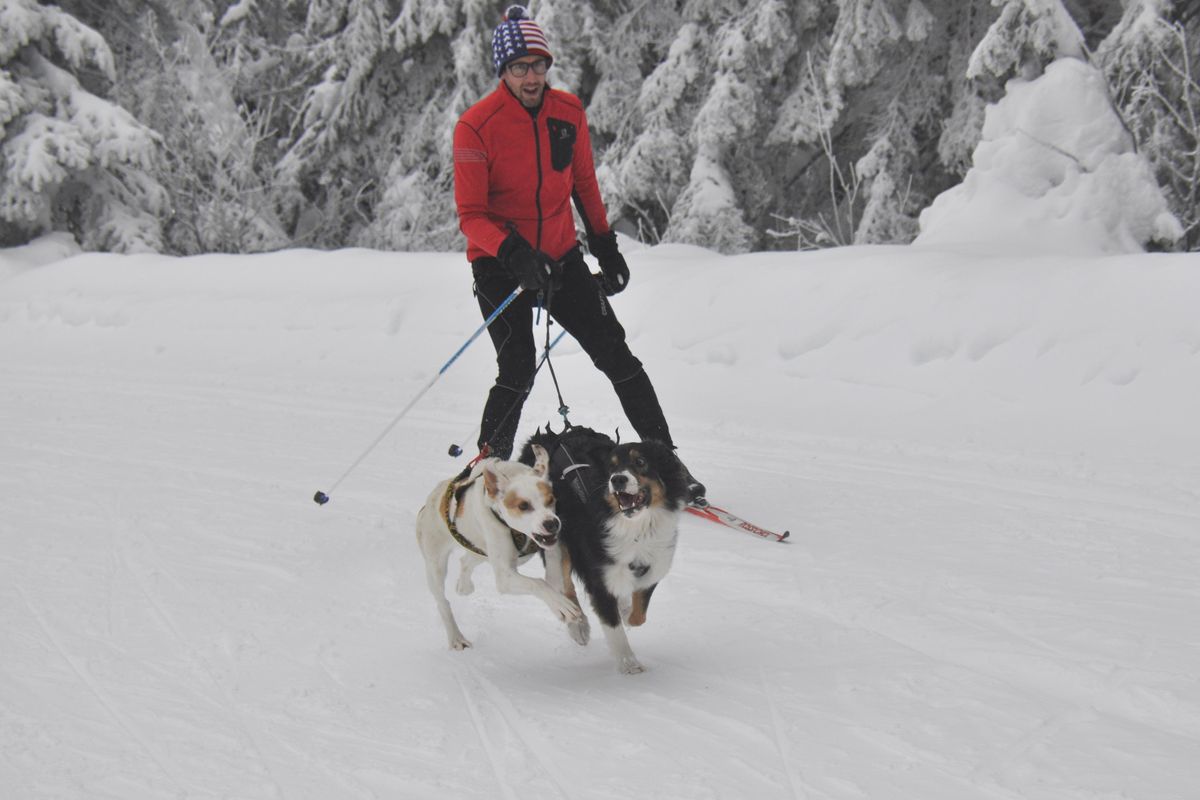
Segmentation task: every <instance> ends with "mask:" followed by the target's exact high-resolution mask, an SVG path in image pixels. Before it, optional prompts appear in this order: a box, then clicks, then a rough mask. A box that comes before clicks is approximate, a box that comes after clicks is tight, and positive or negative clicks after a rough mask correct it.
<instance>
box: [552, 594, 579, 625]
mask: <svg viewBox="0 0 1200 800" xmlns="http://www.w3.org/2000/svg"><path fill="white" fill-rule="evenodd" d="M550 610H551V611H553V612H554V613H555V615H556V616H557V617H558V619H559V621H560V622H578V621H579V620H581V619H583V612H582V611H580V610H579V606H578V605H577V604H576V603H575V601H573V600H571V599H570V598H568V597H566V596H565V595H561V594H559V595H556V596H555V597H554V601H553V602H552V603H551V604H550Z"/></svg>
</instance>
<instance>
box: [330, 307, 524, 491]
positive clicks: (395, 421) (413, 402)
mask: <svg viewBox="0 0 1200 800" xmlns="http://www.w3.org/2000/svg"><path fill="white" fill-rule="evenodd" d="M522 291H523V289H522V288H521V287H520V286H518V287H517V288H516V289H514V290H513V293H512V294H510V295H509V296H508V297H507V298H505V300H504V302H503V303H501V304H500V305H499V306H497V307H496V310H495V311H493V312H492V313H491V315H490V316H489V317H488V318H487V319H485V320H484V321H483V324H482V325H480V326H479V328H478V329H476V331H475V332H474V333H472V334H471V337H470V338H469V339H467V340H466V341H465V342H463V344H462V347H460V348H458V350H457V351H455V353H454V355H452V356H450V360H449V361H447V362H446V363H445V364H443V365H442V368H441V369H439V370H438V371H437V374H435V375H434V376H433V377H432V378H430V379H429V382H428V383H426V384H425V385H424V386H423V387H421V391H419V392H417V395H416V397H414V398H413V399H412V400H410V401H409V402H408V405H406V406H405V407H404V408H403V409H401V410H400V413H399V414H397V415H396V416H395V417H393V418H392V421H391V422H389V423H388V426H387V427H386V428H384V429H383V432H382V433H380V434H379V436H377V437H376V438H375V441H373V442H371V444H370V445H369V446H368V447H367V449H366V450H364V451H363V453H362V455H360V456H359V457H358V458H357V459H356V460H355V461H354V463H353V464H351V465H350V466H349V467H348V468H347V469H346V471H345V472H343V473H342V476H341V477H340V478H338V479H337V480H336V481H334V484H333V486H332V487H331V488H330V490H329V492H323V491H321V490H320V489H318V490H317V493H316V494H314V495H313V502H314V503H316V504H317V505H319V506H323V505H325V504H326V503H328V502H329V495H330V494H332V493H333V492H335V491H336V490H337V488H338V487H339V486H341V485H342V481H344V480H346V477H347V476H348V475H349V474H350V473H351V472H353V471H354V470H355V469H356V468H357V467H358V465H359V464H361V463H362V462H363V460H364V459H366V457H367V456H368V455H370V454H371V451H372V450H374V449H375V448H376V447H378V446H379V443H380V442H382V441H383V440H384V438H386V437H387V435H388V434H389V433H391V432H392V429H393V428H395V427H396V425H398V424H399V423H400V420H402V419H404V415H405V414H407V413H408V412H409V411H410V410H412V407H413V406H415V405H416V404H417V402H418V401H419V400H420V399H421V398H422V397H424V396H425V393H426V392H428V391H429V390H430V389H431V388H433V385H434V384H435V383H437V380H438V378H440V377H442V375H443V374H445V372H446V370H448V369H450V365H451V364H453V363H454V362H455V361H457V360H458V357H459V356H461V355H462V354H463V351H464V350H466V349H467V348H468V347H470V346H471V343H472V342H474V341H475V340H476V339H478V338H479V335H480V334H482V333H483V332H484V331H485V330H487V329H488V326H490V325H491V324H492V323H493V322H495V321H496V317H498V316H500V314H501V313H502V312H503V311H504V309H506V308H508V306H509V305H510V304H511V303H512V301H514V300H516V299H517V295H519V294H521V292H522Z"/></svg>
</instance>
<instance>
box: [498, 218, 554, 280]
mask: <svg viewBox="0 0 1200 800" xmlns="http://www.w3.org/2000/svg"><path fill="white" fill-rule="evenodd" d="M496 257H497V258H498V259H500V264H501V266H503V267H504V270H505V272H507V273H508V274H509V275H511V276H512V277H513V278H516V279H517V281H519V282H520V284H521V288H523V289H524V290H525V291H527V292H541V291H545V290H546V289H548V288H555V289H557V288H558V287H559V285H561V283H562V265H561V264H559V263H558V262H557V261H555V260H554V259H552V258H551V257H550V256H548V255H546V254H545V253H543V252H542V251H541V250H534V249H533V248H532V247H531V246H530V245H529V242H527V241H525V239H524V238H522V236H521V234H519V233H517V232H516V231H512V232H510V233H509V234H508V237H507V238H505V240H504V241H503V242H501V244H500V249H499V250H498V251H497V252H496Z"/></svg>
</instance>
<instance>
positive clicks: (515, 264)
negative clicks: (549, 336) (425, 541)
mask: <svg viewBox="0 0 1200 800" xmlns="http://www.w3.org/2000/svg"><path fill="white" fill-rule="evenodd" d="M492 61H493V65H494V66H495V69H496V75H497V77H498V78H499V79H500V83H499V85H497V87H496V89H495V90H494V91H493V92H492V93H491V94H489V95H487V96H486V97H484V98H483V99H482V100H480V101H479V102H478V103H476V104H475V105H473V106H471V107H470V108H469V109H467V111H466V112H465V113H464V114H463V115H462V117H461V118H460V119H459V120H458V124H457V125H456V126H455V128H454V199H455V203H456V205H457V207H458V217H459V227H460V228H461V229H462V232H463V234H464V235H465V236H466V237H467V259H468V260H469V261H470V262H471V269H472V272H473V273H474V278H475V296H476V298H477V299H478V302H479V308H480V310H481V311H482V313H483V315H484V317H485V318H486V317H488V316H490V315H491V314H492V312H493V311H495V309H496V308H497V307H498V306H499V305H500V304H501V303H502V302H503V301H504V300H505V299H506V298H507V297H508V296H509V295H510V294H512V292H513V291H514V290H515V289H516V288H517V286H518V285H520V286H522V287H524V289H525V291H524V292H523V293H522V294H521V295H520V296H519V297H517V299H516V300H515V301H514V302H513V303H512V304H511V305H510V306H509V307H508V308H507V309H505V311H504V312H503V313H502V314H501V315H500V316H499V317H498V318H497V319H496V321H495V322H493V323H492V325H491V327H490V328H489V329H488V333H489V334H490V335H491V337H492V343H493V345H495V348H496V365H497V375H496V382H495V385H493V386H492V388H491V391H490V392H489V393H488V398H487V401H486V403H485V405H484V408H483V418H482V422H481V424H480V432H479V447H480V449H481V450H482V449H483V447H484V446H485V445H487V446H489V447H490V452H491V454H492V455H496V456H499V457H501V458H508V457H509V456H510V455H511V454H512V449H513V440H514V438H515V436H516V431H517V423H518V421H519V420H520V415H521V407H522V406H523V405H524V403H525V398H526V397H527V395H528V392H529V389H530V383H531V381H532V378H533V375H534V369H535V357H536V348H535V345H534V335H533V308H534V304H535V302H536V303H540V304H542V305H544V306H545V308H546V309H547V311H548V312H549V313H550V315H551V316H552V317H553V318H554V320H555V321H556V322H558V323H559V324H560V325H562V327H563V328H564V329H565V330H566V331H567V332H568V333H570V334H571V335H572V336H573V337H575V339H576V341H578V342H579V344H580V346H581V347H583V349H584V351H585V352H586V353H587V354H588V356H590V357H591V359H592V362H593V363H594V364H595V365H596V367H597V368H598V369H599V370H600V371H601V372H603V373H604V374H605V376H606V377H608V379H609V380H610V381H612V385H613V389H615V390H616V393H617V397H618V399H619V400H620V402H621V407H622V409H623V410H624V411H625V416H626V417H628V419H629V422H630V423H631V424H632V425H633V427H634V430H636V431H637V433H638V436H639V437H641V438H642V439H655V440H658V441H660V442H663V443H665V444H667V445H669V446H672V447H673V446H674V444H673V442H672V439H671V433H670V430H669V429H668V427H667V421H666V418H665V417H664V415H663V411H662V407H661V406H660V405H659V401H658V396H657V395H656V394H655V391H654V386H653V385H652V384H651V383H650V378H649V376H648V375H647V374H646V371H645V369H643V367H642V363H641V362H640V361H639V360H638V359H637V358H636V357H635V356H634V355H633V353H632V352H630V350H629V346H628V345H627V344H626V341H625V329H624V328H623V327H622V326H621V323H620V322H619V321H618V320H617V317H616V314H615V313H614V311H613V309H612V306H611V305H610V304H609V302H608V300H607V297H610V296H612V295H614V294H616V293H618V292H620V291H622V290H624V289H625V287H626V286H628V285H629V267H628V266H627V265H626V263H625V258H624V257H623V256H622V255H621V253H620V251H619V250H618V249H617V239H616V235H615V234H614V233H613V231H612V230H611V228H610V227H609V224H608V215H607V211H606V210H605V207H604V203H603V201H602V200H601V197H600V188H599V185H598V183H597V181H596V172H595V168H594V165H593V161H592V158H593V156H592V145H591V138H590V136H589V133H588V126H587V117H586V115H585V114H584V110H583V104H582V103H581V102H580V101H579V99H578V98H577V97H575V96H574V95H572V94H569V93H567V92H564V91H561V90H558V89H552V88H549V87H548V86H547V80H546V73H547V71H548V70H549V69H550V66H551V65H552V64H553V62H554V56H553V55H552V54H551V52H550V47H549V44H548V42H547V41H546V37H545V35H544V34H543V32H542V30H541V28H540V27H539V26H538V25H537V23H536V22H534V21H533V20H531V19H529V16H528V11H527V10H526V9H525V8H524V7H522V6H511V7H509V9H508V10H507V11H506V12H505V18H504V20H503V21H502V22H501V23H500V24H499V25H498V26H496V29H495V31H493V33H492ZM572 201H573V202H574V205H575V207H576V208H577V209H578V211H579V215H580V217H581V218H582V219H583V225H584V229H585V231H586V235H587V243H588V249H589V250H590V251H591V253H592V255H594V256H595V257H596V258H597V260H598V261H599V262H600V270H601V275H600V276H598V277H597V276H594V275H592V273H591V271H590V270H589V269H588V267H587V264H586V263H585V262H584V260H583V255H582V253H581V251H580V246H579V242H578V240H577V237H576V233H575V220H574V217H573V215H572V213H571V205H572ZM688 479H689V482H690V484H691V485H690V486H689V490H690V493H691V495H692V498H693V501H695V500H699V501H701V502H703V496H704V486H703V485H702V484H700V483H699V482H697V481H695V479H694V478H692V477H691V475H690V473H689V475H688Z"/></svg>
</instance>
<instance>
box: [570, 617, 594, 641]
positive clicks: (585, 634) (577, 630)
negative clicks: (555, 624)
mask: <svg viewBox="0 0 1200 800" xmlns="http://www.w3.org/2000/svg"><path fill="white" fill-rule="evenodd" d="M567 633H569V634H571V640H572V641H573V642H575V644H577V645H579V646H580V647H585V646H586V645H587V643H588V641H589V640H590V639H591V638H592V628H591V625H589V624H588V618H587V617H583V618H581V619H580V620H579V621H578V622H568V623H567Z"/></svg>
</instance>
